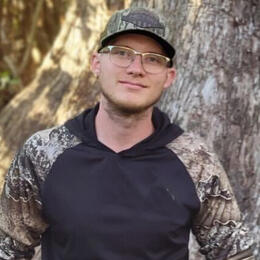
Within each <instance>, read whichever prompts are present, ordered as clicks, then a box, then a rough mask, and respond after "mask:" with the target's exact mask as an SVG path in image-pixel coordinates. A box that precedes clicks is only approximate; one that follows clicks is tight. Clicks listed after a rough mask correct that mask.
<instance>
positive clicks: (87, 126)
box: [0, 9, 254, 260]
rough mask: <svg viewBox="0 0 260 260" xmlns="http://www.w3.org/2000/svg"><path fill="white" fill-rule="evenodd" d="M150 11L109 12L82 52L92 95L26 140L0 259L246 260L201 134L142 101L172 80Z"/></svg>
mask: <svg viewBox="0 0 260 260" xmlns="http://www.w3.org/2000/svg"><path fill="white" fill-rule="evenodd" d="M168 36H169V28H168V27H167V26H166V24H165V22H164V18H163V16H162V15H157V14H156V13H155V12H153V11H152V10H148V9H129V10H122V11H119V12H116V13H115V14H114V15H113V16H112V18H111V19H110V21H109V23H108V25H107V27H106V29H105V31H104V33H103V35H102V36H101V40H100V46H99V49H98V52H97V53H95V54H94V55H93V59H92V70H93V72H94V73H95V74H96V75H97V77H98V78H99V80H100V84H101V89H102V95H101V99H100V103H99V104H98V105H97V106H96V107H94V108H93V109H90V110H87V111H85V112H84V113H82V114H81V115H79V116H78V117H76V118H74V119H72V120H70V121H68V122H66V123H65V124H64V125H62V126H58V127H55V128H52V129H48V130H44V131H40V132H38V133H36V134H34V135H33V136H32V137H31V138H29V139H28V140H27V141H26V143H25V144H24V146H23V147H22V149H21V150H20V151H19V153H18V154H17V156H16V157H15V159H14V161H13V163H12V165H11V167H10V170H9V172H8V174H7V178H6V183H5V187H4V190H3V194H2V198H1V217H0V228H1V238H0V259H31V256H32V254H33V248H34V247H35V246H36V245H38V244H39V243H41V246H42V259H44V260H65V259H71V260H72V259H73V260H76V259H79V260H85V259H86V260H87V259H90V260H93V259H102V260H105V259H106V260H119V259H120V260H122V259H123V260H128V259H129V260H130V259H131V260H138V259H158V260H166V259H169V260H170V259H171V260H184V259H188V241H189V234H190V231H191V230H193V233H194V234H195V236H196V237H197V239H198V241H199V244H200V246H201V252H202V253H203V254H205V255H206V258H207V259H212V260H213V259H233V260H238V259H239V260H241V259H244V260H245V259H248V260H249V259H254V258H253V256H252V252H251V249H250V248H251V246H252V240H251V239H250V237H249V236H248V234H247V230H246V229H245V228H244V227H243V225H242V223H241V217H240V213H239V209H238V206H237V204H236V201H235V198H234V195H233V193H232V190H231V188H230V185H229V182H228V179H227V177H226V175H225V173H224V171H223V169H222V167H221V166H220V164H219V162H218V161H217V159H216V156H215V155H214V154H212V153H210V152H209V151H208V150H207V148H206V147H205V146H204V144H203V143H202V142H201V141H200V140H198V139H196V138H194V137H193V136H192V135H190V134H187V133H183V131H182V130H181V129H180V128H179V127H178V126H176V125H174V124H171V123H170V122H169V120H168V117H167V116H166V115H165V114H164V113H162V112H161V111H160V110H158V109H157V108H155V107H154V104H155V103H156V101H158V99H159V98H160V96H161V94H162V92H163V91H164V89H166V88H168V87H169V86H170V85H171V83H172V82H173V80H174V78H175V75H176V72H175V69H174V68H173V67H172V58H173V56H174V54H175V50H174V48H173V46H172V45H171V43H170V42H169V40H168Z"/></svg>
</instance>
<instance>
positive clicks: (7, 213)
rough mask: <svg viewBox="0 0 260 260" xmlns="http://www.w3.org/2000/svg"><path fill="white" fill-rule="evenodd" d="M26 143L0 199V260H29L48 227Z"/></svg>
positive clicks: (29, 144)
mask: <svg viewBox="0 0 260 260" xmlns="http://www.w3.org/2000/svg"><path fill="white" fill-rule="evenodd" d="M30 146H31V141H30V140H29V141H28V142H27V143H25V145H24V147H23V148H22V149H21V150H20V151H19V152H18V153H17V155H16V156H15V158H14V160H13V162H12V164H11V167H10V169H9V171H8V173H7V175H6V178H5V184H4V188H3V191H2V194H1V198H0V259H5V260H10V259H31V258H32V256H33V254H34V247H35V246H37V245H39V243H40V236H41V233H42V232H44V230H45V229H46V227H47V223H46V222H45V221H44V219H43V217H42V215H41V208H42V203H41V199H40V189H39V180H38V179H37V175H36V172H35V168H34V165H33V163H32V161H31V159H30V154H29V152H28V150H29V149H28V148H29V147H30Z"/></svg>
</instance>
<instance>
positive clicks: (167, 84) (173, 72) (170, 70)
mask: <svg viewBox="0 0 260 260" xmlns="http://www.w3.org/2000/svg"><path fill="white" fill-rule="evenodd" d="M175 78H176V70H175V68H173V67H172V68H168V69H167V75H166V80H165V83H164V86H163V88H165V89H166V88H168V87H170V86H171V84H172V82H173V81H174V80H175Z"/></svg>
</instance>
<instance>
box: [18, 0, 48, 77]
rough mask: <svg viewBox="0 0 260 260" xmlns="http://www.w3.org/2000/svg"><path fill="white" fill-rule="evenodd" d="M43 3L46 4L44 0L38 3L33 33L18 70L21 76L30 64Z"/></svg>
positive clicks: (31, 32) (33, 22)
mask: <svg viewBox="0 0 260 260" xmlns="http://www.w3.org/2000/svg"><path fill="white" fill-rule="evenodd" d="M43 2H44V0H38V2H37V5H36V9H35V13H34V15H33V19H32V27H31V31H30V34H29V36H28V40H27V48H26V51H25V53H24V56H23V59H22V62H21V65H20V66H19V68H18V74H21V73H22V72H23V70H24V68H25V67H26V65H27V63H28V60H29V57H30V53H31V49H32V46H33V40H34V36H35V32H36V27H37V21H38V18H39V15H40V11H41V8H42V5H43Z"/></svg>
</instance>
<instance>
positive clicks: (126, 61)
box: [110, 46, 168, 73]
mask: <svg viewBox="0 0 260 260" xmlns="http://www.w3.org/2000/svg"><path fill="white" fill-rule="evenodd" d="M138 54H140V55H141V57H142V65H143V68H144V70H145V71H146V72H149V73H160V72H162V71H163V69H165V68H166V67H167V65H168V62H167V60H166V59H165V57H164V56H161V55H157V54H153V53H143V54H141V53H138ZM136 55H137V54H136V53H135V51H134V50H132V49H129V48H124V47H119V46H111V48H110V59H111V62H112V63H113V64H115V65H117V66H119V67H128V66H129V65H130V64H131V63H132V62H133V61H134V59H135V57H136Z"/></svg>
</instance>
